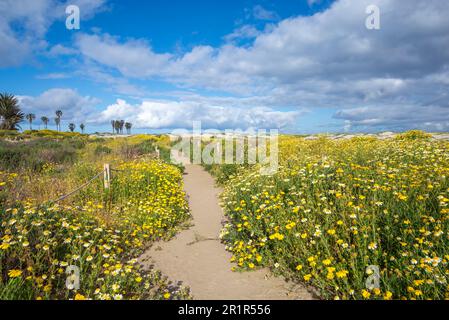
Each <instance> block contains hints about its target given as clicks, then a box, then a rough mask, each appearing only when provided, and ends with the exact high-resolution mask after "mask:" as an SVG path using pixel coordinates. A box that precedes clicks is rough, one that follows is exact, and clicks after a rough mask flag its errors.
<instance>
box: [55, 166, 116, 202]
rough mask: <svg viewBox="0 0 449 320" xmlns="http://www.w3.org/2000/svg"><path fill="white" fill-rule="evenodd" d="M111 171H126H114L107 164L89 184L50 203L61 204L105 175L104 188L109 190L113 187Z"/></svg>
mask: <svg viewBox="0 0 449 320" xmlns="http://www.w3.org/2000/svg"><path fill="white" fill-rule="evenodd" d="M111 171H114V172H124V171H125V170H119V169H112V168H111V167H110V165H109V164H107V163H105V164H104V169H103V171H100V172H99V173H97V174H96V175H95V176H93V177H92V178H90V179H89V180H88V181H87V182H85V183H83V184H82V185H81V186H79V187H78V188H76V189H75V190H73V191H71V192H69V193H67V194H65V195H63V196H61V197H59V198H58V199H56V200H53V201H49V202H50V203H57V202H60V201H62V200H64V199H66V198H68V197H70V196H72V195H74V194H75V193H77V192H78V191H80V190H82V189H83V188H85V187H87V186H88V185H90V184H91V183H92V182H94V181H95V180H96V179H98V178H99V177H100V176H101V175H103V181H104V188H105V189H109V188H110V186H111Z"/></svg>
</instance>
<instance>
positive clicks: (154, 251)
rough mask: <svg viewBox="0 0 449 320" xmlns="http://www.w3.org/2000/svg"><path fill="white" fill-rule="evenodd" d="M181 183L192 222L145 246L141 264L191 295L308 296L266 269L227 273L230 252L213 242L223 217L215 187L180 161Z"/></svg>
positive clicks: (221, 297) (200, 171) (243, 297)
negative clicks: (183, 167)
mask: <svg viewBox="0 0 449 320" xmlns="http://www.w3.org/2000/svg"><path fill="white" fill-rule="evenodd" d="M184 185H185V186H184V188H185V191H186V193H187V195H188V197H189V206H190V210H191V213H192V217H193V224H194V225H193V226H192V227H190V228H189V229H187V230H184V231H181V232H180V233H179V234H178V235H177V236H176V237H175V238H173V239H171V240H170V241H168V242H162V243H156V244H155V245H153V246H152V247H151V248H150V249H148V250H147V251H146V252H145V253H144V254H143V255H142V257H141V258H140V261H141V262H142V264H143V265H144V267H145V268H150V267H152V266H154V267H155V268H156V269H158V270H161V271H162V273H163V274H165V275H166V276H168V278H169V279H170V280H172V281H179V282H181V283H182V285H184V286H188V287H190V290H191V294H192V296H193V298H194V299H200V300H204V299H209V300H226V299H235V300H280V299H288V300H293V299H313V295H312V294H311V293H310V292H309V291H308V290H306V288H304V287H303V286H301V285H298V284H294V283H292V282H286V281H285V280H284V279H282V278H279V277H274V276H273V275H271V274H270V272H269V271H268V270H256V271H248V272H233V271H231V268H232V266H233V264H231V262H230V261H229V260H230V258H231V253H230V252H228V251H226V250H225V246H224V244H222V243H221V242H220V240H219V234H220V230H221V228H222V223H223V221H224V220H225V217H224V215H223V211H222V209H221V207H220V205H219V198H218V197H219V194H220V192H221V190H220V189H219V188H217V187H216V186H215V183H214V180H213V178H212V177H211V176H210V175H209V173H207V172H206V171H204V170H203V168H202V167H201V166H199V165H186V172H185V175H184Z"/></svg>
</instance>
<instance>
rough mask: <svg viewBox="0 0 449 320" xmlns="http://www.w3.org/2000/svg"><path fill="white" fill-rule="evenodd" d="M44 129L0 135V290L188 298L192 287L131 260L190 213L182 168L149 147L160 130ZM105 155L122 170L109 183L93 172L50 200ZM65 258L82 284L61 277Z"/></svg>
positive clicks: (34, 295) (52, 295)
mask: <svg viewBox="0 0 449 320" xmlns="http://www.w3.org/2000/svg"><path fill="white" fill-rule="evenodd" d="M42 135H43V136H38V135H36V134H34V135H32V136H30V135H29V133H27V134H25V135H24V136H23V140H22V141H19V142H10V141H0V145H1V146H2V147H1V148H0V168H1V169H0V170H1V172H0V199H1V203H0V214H1V217H2V218H1V225H0V299H104V300H108V299H181V298H189V293H188V289H186V288H183V287H176V286H173V285H172V284H171V283H170V282H169V281H168V280H167V279H166V278H165V277H164V276H162V275H161V273H160V272H158V271H157V270H150V271H145V270H142V269H141V268H140V266H139V264H138V263H137V260H136V258H137V257H138V256H139V255H140V254H141V253H142V252H143V250H144V249H145V248H146V246H148V245H151V244H152V243H153V242H155V241H158V240H160V239H168V238H170V237H171V236H173V235H174V234H175V233H176V232H177V230H178V226H179V225H180V224H182V223H183V222H184V221H186V220H187V219H189V213H188V206H187V202H186V200H185V195H184V192H183V190H182V173H181V170H179V168H177V167H175V166H173V165H171V164H169V163H166V162H164V161H162V160H158V159H156V158H155V156H154V154H152V153H151V151H152V149H151V147H152V144H153V143H154V144H156V143H159V144H162V145H164V143H165V140H164V139H163V138H159V137H150V136H138V137H130V138H119V139H90V138H87V137H83V136H78V135H67V136H64V137H61V136H60V135H59V133H57V134H54V133H50V134H42ZM123 145H126V146H127V147H128V148H130V149H133V148H135V149H136V150H139V152H137V153H132V154H130V153H127V152H125V151H124V150H123V147H122V146H123ZM142 145H143V146H144V148H142ZM106 162H107V163H111V166H112V168H114V169H117V170H118V171H114V172H113V179H112V184H111V187H110V188H109V189H104V186H103V182H102V180H101V179H97V180H95V181H94V182H93V183H92V184H91V185H89V186H88V187H86V188H85V189H83V190H81V191H80V192H79V193H77V194H75V195H73V196H72V197H70V198H67V199H66V200H64V201H63V202H60V203H52V202H49V200H52V199H56V198H58V197H59V196H60V195H61V194H66V193H68V192H69V191H71V190H73V189H74V188H76V187H77V186H79V185H80V184H82V183H84V182H85V181H87V180H88V179H90V177H92V176H93V175H95V174H96V173H98V172H101V170H102V165H103V163H106ZM70 265H74V266H77V267H78V268H79V269H80V275H81V282H80V288H79V289H78V290H69V289H68V288H67V287H66V279H67V274H66V268H67V267H68V266H70Z"/></svg>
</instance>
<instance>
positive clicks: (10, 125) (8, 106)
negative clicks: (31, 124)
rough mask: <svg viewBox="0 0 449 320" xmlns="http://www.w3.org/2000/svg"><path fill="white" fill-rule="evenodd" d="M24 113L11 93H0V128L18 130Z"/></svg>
mask: <svg viewBox="0 0 449 320" xmlns="http://www.w3.org/2000/svg"><path fill="white" fill-rule="evenodd" d="M23 118H24V114H23V112H22V111H21V110H20V107H19V101H18V100H17V98H16V97H14V96H13V95H12V94H7V93H0V130H18V129H20V125H19V123H20V122H22V121H23Z"/></svg>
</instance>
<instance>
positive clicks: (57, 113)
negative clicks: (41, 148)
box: [55, 110, 62, 131]
mask: <svg viewBox="0 0 449 320" xmlns="http://www.w3.org/2000/svg"><path fill="white" fill-rule="evenodd" d="M55 113H56V117H57V118H58V121H55V122H56V125H57V127H58V131H61V117H62V111H61V110H57V111H56V112H55Z"/></svg>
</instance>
